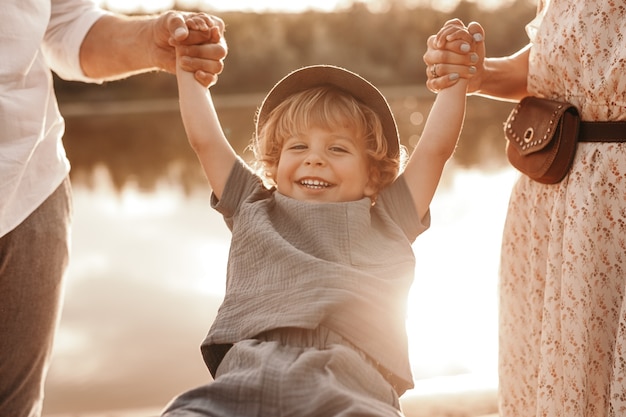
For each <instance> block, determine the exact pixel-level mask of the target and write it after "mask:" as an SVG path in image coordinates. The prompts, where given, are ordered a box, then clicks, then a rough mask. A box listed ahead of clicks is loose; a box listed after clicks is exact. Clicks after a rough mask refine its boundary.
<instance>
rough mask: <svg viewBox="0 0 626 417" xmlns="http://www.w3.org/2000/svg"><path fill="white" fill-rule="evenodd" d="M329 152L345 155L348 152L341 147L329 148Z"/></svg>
mask: <svg viewBox="0 0 626 417" xmlns="http://www.w3.org/2000/svg"><path fill="white" fill-rule="evenodd" d="M330 150H331V151H332V152H342V153H346V152H348V150H347V149H346V148H344V147H341V146H331V147H330Z"/></svg>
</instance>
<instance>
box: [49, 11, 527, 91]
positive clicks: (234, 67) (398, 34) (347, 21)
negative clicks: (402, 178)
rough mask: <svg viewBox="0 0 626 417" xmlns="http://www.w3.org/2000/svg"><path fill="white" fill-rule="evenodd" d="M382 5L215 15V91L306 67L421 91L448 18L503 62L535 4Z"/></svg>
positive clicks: (250, 85) (255, 87) (127, 83)
mask: <svg viewBox="0 0 626 417" xmlns="http://www.w3.org/2000/svg"><path fill="white" fill-rule="evenodd" d="M387 1H388V2H389V7H388V8H386V11H385V12H382V13H381V12H378V13H377V12H372V11H370V10H369V9H368V7H367V5H366V4H364V3H362V2H355V3H353V4H352V6H351V7H350V8H348V9H345V10H342V11H338V12H333V13H324V12H313V11H309V12H304V13H242V12H225V13H214V14H217V15H219V16H220V17H221V18H223V19H224V21H225V22H226V26H227V28H226V39H227V42H228V45H229V53H228V57H227V58H226V62H225V70H224V73H223V74H222V75H220V78H219V82H218V84H217V85H216V86H215V87H214V91H215V93H216V94H229V93H242V92H258V91H267V90H268V89H269V88H271V86H272V85H273V84H274V83H275V82H276V81H278V80H279V79H280V78H282V77H283V76H284V75H285V74H287V73H288V72H290V71H292V70H294V69H296V68H298V67H301V66H304V65H311V64H334V65H339V66H343V67H346V68H348V69H351V70H352V71H355V72H357V73H359V74H361V75H363V76H364V77H366V78H367V79H369V80H370V81H372V82H373V83H374V84H375V85H377V86H388V85H410V84H417V85H424V83H425V81H426V75H425V65H424V62H423V60H422V56H423V54H424V52H425V50H426V40H427V38H428V36H430V35H431V34H433V33H436V32H437V31H438V30H439V28H440V27H441V26H442V25H443V23H444V22H445V21H446V20H448V19H450V18H452V17H458V18H460V19H462V20H463V21H464V22H466V23H467V22H470V21H473V20H475V21H479V22H480V23H481V24H482V25H483V26H484V27H485V30H486V34H487V39H486V41H487V44H486V45H487V48H488V49H487V54H488V55H489V56H502V55H506V54H509V53H511V52H513V51H515V50H517V49H519V48H520V47H521V46H523V45H524V44H525V43H526V42H527V38H526V35H525V32H524V25H525V24H526V23H528V22H529V21H530V20H531V19H532V18H533V16H534V14H535V7H536V6H535V5H534V3H535V2H534V0H517V1H514V2H512V3H510V4H508V5H506V6H504V7H502V8H499V9H495V10H483V9H482V8H481V7H480V5H479V4H477V3H478V2H468V1H466V0H462V1H461V2H460V3H459V4H458V6H457V7H456V9H455V10H454V11H452V12H451V13H442V12H440V11H437V10H435V9H432V8H429V7H425V6H420V7H412V8H409V7H406V6H403V5H402V4H403V2H402V1H401V0H387ZM178 8H179V9H182V7H178ZM208 12H209V13H211V11H208ZM111 59H115V57H111ZM57 92H58V94H59V96H60V98H61V99H62V100H63V99H70V100H71V99H82V98H85V96H89V98H90V99H96V100H97V99H103V100H107V99H111V98H112V97H114V98H115V99H124V98H135V99H136V98H150V97H168V96H176V94H177V91H176V83H175V80H174V77H171V76H168V75H165V74H146V75H142V76H137V77H132V78H130V79H128V80H123V81H116V82H111V83H108V85H107V88H105V89H103V88H101V87H98V86H89V85H84V84H80V83H67V82H62V81H60V80H58V79H57Z"/></svg>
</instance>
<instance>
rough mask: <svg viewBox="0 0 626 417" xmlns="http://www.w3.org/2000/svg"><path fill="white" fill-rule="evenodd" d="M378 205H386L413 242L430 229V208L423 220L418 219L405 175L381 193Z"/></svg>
mask: <svg viewBox="0 0 626 417" xmlns="http://www.w3.org/2000/svg"><path fill="white" fill-rule="evenodd" d="M376 204H382V205H384V207H385V210H386V211H387V213H388V214H389V216H390V217H391V218H392V219H393V220H394V221H395V222H396V223H397V224H398V225H399V226H400V228H401V229H402V230H403V232H404V234H405V235H406V237H407V238H408V239H409V241H411V242H413V241H415V239H416V238H417V236H419V235H420V234H422V233H423V232H425V231H426V230H427V229H428V228H429V227H430V208H429V209H428V211H426V214H424V217H423V218H421V219H420V218H419V217H418V214H417V209H416V208H415V204H414V203H413V199H412V198H411V192H410V191H409V187H408V185H407V183H406V179H405V177H404V174H400V176H399V177H398V178H397V179H396V180H395V181H394V182H393V183H392V184H391V185H390V186H388V187H387V188H385V189H384V190H383V191H382V192H381V193H380V195H379V198H378V202H377V203H376Z"/></svg>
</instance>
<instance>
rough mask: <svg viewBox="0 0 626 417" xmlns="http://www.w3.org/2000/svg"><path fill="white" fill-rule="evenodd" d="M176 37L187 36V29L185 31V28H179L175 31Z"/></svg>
mask: <svg viewBox="0 0 626 417" xmlns="http://www.w3.org/2000/svg"><path fill="white" fill-rule="evenodd" d="M174 36H175V37H176V38H181V37H184V36H187V29H185V28H178V29H176V30H175V31H174Z"/></svg>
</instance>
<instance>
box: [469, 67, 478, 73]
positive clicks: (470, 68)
mask: <svg viewBox="0 0 626 417" xmlns="http://www.w3.org/2000/svg"><path fill="white" fill-rule="evenodd" d="M469 73H470V74H476V67H475V66H473V65H472V66H471V67H469Z"/></svg>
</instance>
